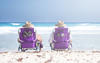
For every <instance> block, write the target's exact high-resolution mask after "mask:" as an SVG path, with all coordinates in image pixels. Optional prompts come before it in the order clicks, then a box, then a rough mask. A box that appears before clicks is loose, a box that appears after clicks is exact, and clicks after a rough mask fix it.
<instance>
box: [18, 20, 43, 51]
mask: <svg viewBox="0 0 100 63" xmlns="http://www.w3.org/2000/svg"><path fill="white" fill-rule="evenodd" d="M18 33H19V38H18V42H19V43H20V47H19V48H18V49H19V50H20V49H21V51H23V52H25V51H26V50H28V49H35V50H37V48H38V49H39V50H40V51H41V48H43V45H42V38H41V36H40V35H38V34H37V33H36V32H35V30H34V26H33V25H32V24H31V23H30V22H26V24H25V25H23V27H22V28H20V29H19V31H18Z"/></svg>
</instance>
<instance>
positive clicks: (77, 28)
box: [0, 25, 100, 34]
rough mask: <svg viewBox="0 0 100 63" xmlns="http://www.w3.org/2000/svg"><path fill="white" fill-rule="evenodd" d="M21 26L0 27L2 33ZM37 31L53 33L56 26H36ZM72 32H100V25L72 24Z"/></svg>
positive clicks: (15, 30)
mask: <svg viewBox="0 0 100 63" xmlns="http://www.w3.org/2000/svg"><path fill="white" fill-rule="evenodd" d="M19 28H20V27H0V34H7V33H18V29H19ZM35 29H36V31H37V33H39V34H48V33H51V32H52V31H53V29H54V27H35ZM69 29H70V30H71V33H72V34H100V26H85V25H82V26H72V27H69Z"/></svg>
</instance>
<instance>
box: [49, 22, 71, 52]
mask: <svg viewBox="0 0 100 63" xmlns="http://www.w3.org/2000/svg"><path fill="white" fill-rule="evenodd" d="M56 26H57V27H56V28H55V30H53V33H52V34H51V37H50V40H49V42H50V47H51V49H52V50H65V49H68V50H69V49H70V48H71V47H72V43H71V42H72V40H71V37H70V31H69V29H68V28H67V27H66V25H65V24H64V22H63V21H59V22H58V24H56Z"/></svg>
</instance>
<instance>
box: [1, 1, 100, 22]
mask: <svg viewBox="0 0 100 63" xmlns="http://www.w3.org/2000/svg"><path fill="white" fill-rule="evenodd" d="M58 20H63V21H65V22H100V0H0V22H2V21H3V22H6V21H10V22H21V21H41V22H48V21H52V22H53V21H54V22H55V21H58Z"/></svg>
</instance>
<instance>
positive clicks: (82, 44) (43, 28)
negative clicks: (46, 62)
mask: <svg viewBox="0 0 100 63" xmlns="http://www.w3.org/2000/svg"><path fill="white" fill-rule="evenodd" d="M24 24H25V22H13V23H12V22H0V51H17V49H18V46H19V43H18V42H17V38H18V29H19V28H20V27H21V26H22V25H24ZM32 24H34V26H35V29H36V30H37V33H38V34H40V35H41V36H42V39H43V46H44V47H43V50H50V46H49V41H48V40H49V37H50V34H51V33H52V30H53V29H54V27H55V24H56V22H32ZM65 24H66V25H67V27H68V28H69V29H70V31H71V36H72V44H73V46H72V50H100V23H67V22H65Z"/></svg>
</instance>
